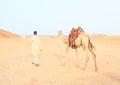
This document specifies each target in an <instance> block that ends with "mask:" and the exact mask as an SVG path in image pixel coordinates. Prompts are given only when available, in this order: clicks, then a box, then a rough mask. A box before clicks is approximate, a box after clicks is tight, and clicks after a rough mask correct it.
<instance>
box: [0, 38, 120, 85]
mask: <svg viewBox="0 0 120 85" xmlns="http://www.w3.org/2000/svg"><path fill="white" fill-rule="evenodd" d="M40 37H41V40H42V44H43V51H42V53H41V54H40V56H39V61H40V66H39V67H36V66H34V65H33V64H32V63H31V61H32V54H31V47H30V45H26V42H27V40H28V39H29V37H25V38H21V37H19V38H1V39H0V47H1V48H0V85H120V52H119V50H120V36H101V37H100V36H91V38H92V39H93V42H94V45H95V47H96V51H95V52H96V55H97V65H98V71H97V72H94V66H93V65H94V63H93V58H92V56H91V55H90V60H89V62H88V66H87V68H86V70H85V71H83V70H81V68H78V67H76V62H77V61H79V63H80V67H83V64H84V58H85V54H84V52H83V50H82V49H81V48H80V49H79V52H78V55H79V56H78V60H76V55H75V51H74V50H72V49H70V50H69V52H68V53H66V52H65V47H66V45H65V44H63V43H62V42H61V41H58V40H57V37H56V36H40ZM64 62H65V65H64V66H63V64H64Z"/></svg>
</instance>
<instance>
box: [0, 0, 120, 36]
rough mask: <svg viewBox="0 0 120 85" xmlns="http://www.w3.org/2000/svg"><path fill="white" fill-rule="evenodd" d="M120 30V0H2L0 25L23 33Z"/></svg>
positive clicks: (108, 33)
mask: <svg viewBox="0 0 120 85" xmlns="http://www.w3.org/2000/svg"><path fill="white" fill-rule="evenodd" d="M78 25H80V26H81V27H83V28H84V30H85V31H86V32H87V33H88V34H93V33H100V34H107V35H119V34H120V0H0V28H3V29H5V30H7V31H10V32H13V33H17V34H20V35H31V34H32V32H33V31H34V30H37V31H38V33H39V34H40V35H56V34H57V31H58V30H62V31H63V34H64V35H68V33H69V32H70V30H71V28H72V27H77V26H78Z"/></svg>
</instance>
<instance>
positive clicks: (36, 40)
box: [28, 31, 42, 66]
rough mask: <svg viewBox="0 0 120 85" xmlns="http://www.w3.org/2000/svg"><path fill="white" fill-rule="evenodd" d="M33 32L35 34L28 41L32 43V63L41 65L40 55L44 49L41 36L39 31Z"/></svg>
mask: <svg viewBox="0 0 120 85" xmlns="http://www.w3.org/2000/svg"><path fill="white" fill-rule="evenodd" d="M33 34H34V35H33V36H32V37H31V39H30V40H29V41H28V43H31V45H32V54H33V60H32V64H35V65H36V66H39V60H38V55H39V52H40V51H41V50H42V49H41V48H42V46H41V41H40V37H39V36H38V35H37V31H34V32H33Z"/></svg>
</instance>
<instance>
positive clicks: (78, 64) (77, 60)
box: [75, 48, 80, 67]
mask: <svg viewBox="0 0 120 85" xmlns="http://www.w3.org/2000/svg"><path fill="white" fill-rule="evenodd" d="M75 51H76V62H77V63H76V67H80V63H79V59H78V49H77V48H76V49H75Z"/></svg>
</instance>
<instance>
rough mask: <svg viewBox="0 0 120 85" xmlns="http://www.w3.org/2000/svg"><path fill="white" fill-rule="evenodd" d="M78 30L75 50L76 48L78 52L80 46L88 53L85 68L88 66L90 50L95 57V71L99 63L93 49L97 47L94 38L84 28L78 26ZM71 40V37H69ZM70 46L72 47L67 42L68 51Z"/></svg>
mask: <svg viewBox="0 0 120 85" xmlns="http://www.w3.org/2000/svg"><path fill="white" fill-rule="evenodd" d="M77 31H78V33H79V34H78V37H77V38H76V39H75V46H76V47H75V48H74V49H75V50H76V53H77V49H78V48H79V47H82V48H83V50H84V52H85V54H86V63H85V66H84V68H83V69H84V70H85V69H86V67H87V63H88V61H89V57H88V52H90V53H91V54H92V56H93V59H94V64H95V71H97V64H96V55H95V53H94V51H93V49H95V47H94V46H93V43H92V40H91V39H90V37H89V36H88V35H87V34H86V33H85V32H84V30H83V29H82V28H81V27H78V28H77ZM68 40H69V38H68ZM69 47H71V46H70V45H69V43H68V44H67V49H66V51H67V52H68V49H69Z"/></svg>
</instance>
